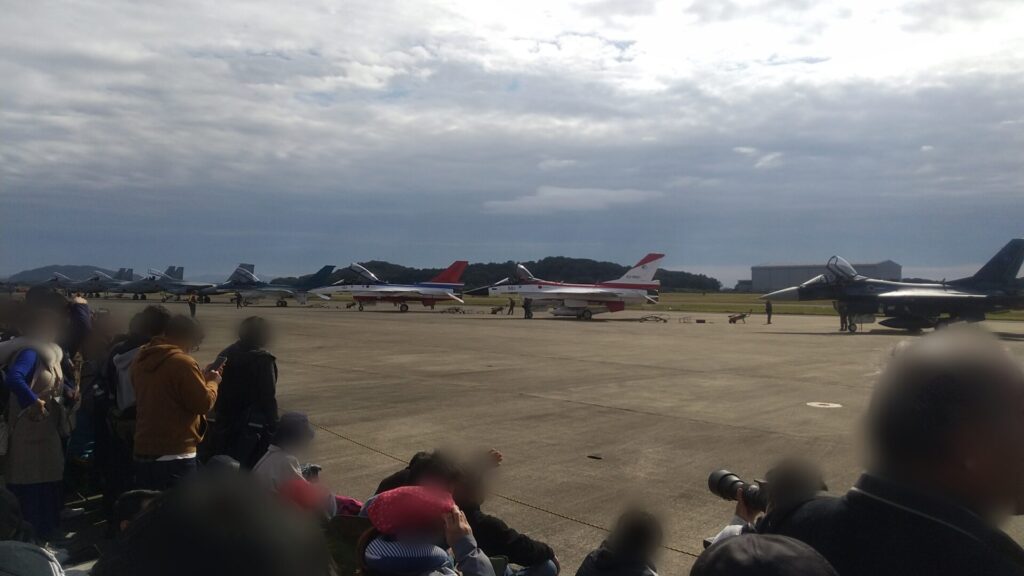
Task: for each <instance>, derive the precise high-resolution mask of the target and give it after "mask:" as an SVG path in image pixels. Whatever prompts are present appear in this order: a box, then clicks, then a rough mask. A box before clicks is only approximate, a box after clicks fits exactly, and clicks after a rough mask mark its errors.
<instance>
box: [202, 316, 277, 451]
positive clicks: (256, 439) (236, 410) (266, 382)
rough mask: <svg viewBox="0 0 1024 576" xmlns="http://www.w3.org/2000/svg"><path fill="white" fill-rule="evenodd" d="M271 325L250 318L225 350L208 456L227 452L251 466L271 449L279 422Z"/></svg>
mask: <svg viewBox="0 0 1024 576" xmlns="http://www.w3.org/2000/svg"><path fill="white" fill-rule="evenodd" d="M272 340H273V330H272V328H271V326H270V324H269V323H268V322H267V321H266V320H265V319H263V318H260V317H259V316H250V317H249V318H246V319H245V320H243V321H242V323H241V324H240V325H239V328H238V341H236V342H235V343H234V344H232V345H231V346H228V347H227V348H225V349H224V351H222V352H221V353H220V354H219V356H221V357H223V358H225V359H226V361H225V363H224V376H223V380H222V381H221V384H220V389H219V392H218V394H217V404H216V405H215V406H214V407H213V413H214V415H213V418H212V420H213V422H212V424H211V431H210V437H209V438H208V439H207V442H209V443H210V446H209V447H207V446H204V447H203V452H204V453H205V454H204V456H214V455H217V454H226V455H228V456H230V457H232V458H234V459H235V460H238V462H239V463H240V464H241V465H242V467H243V468H252V467H253V465H255V464H256V461H257V460H258V459H259V458H260V456H262V455H263V453H264V452H266V451H267V447H268V446H269V445H270V438H271V437H272V436H273V433H274V428H275V427H276V426H277V420H278V413H277V359H276V358H275V357H274V355H273V354H271V353H270V352H268V351H267V349H266V347H267V346H268V345H269V344H270V343H271V341H272Z"/></svg>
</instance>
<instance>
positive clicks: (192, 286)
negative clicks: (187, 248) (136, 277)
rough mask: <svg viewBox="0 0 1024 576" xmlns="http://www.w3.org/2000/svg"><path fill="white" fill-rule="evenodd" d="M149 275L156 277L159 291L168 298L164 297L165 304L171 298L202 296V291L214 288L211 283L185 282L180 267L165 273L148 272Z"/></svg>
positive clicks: (183, 271) (172, 267) (183, 269)
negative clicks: (188, 295) (192, 295)
mask: <svg viewBox="0 0 1024 576" xmlns="http://www.w3.org/2000/svg"><path fill="white" fill-rule="evenodd" d="M149 273H150V274H153V275H155V276H156V277H157V283H158V284H159V285H160V290H161V291H163V292H166V293H167V294H168V296H166V297H164V301H165V302H166V301H167V300H170V297H171V296H174V297H175V298H177V299H178V300H180V299H181V297H182V296H185V295H187V294H202V293H203V291H204V290H209V289H210V288H213V287H214V286H216V284H214V283H212V282H191V281H189V280H185V268H183V267H182V266H171V267H170V268H168V269H167V272H160V271H157V270H150V271H149Z"/></svg>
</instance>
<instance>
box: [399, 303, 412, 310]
mask: <svg viewBox="0 0 1024 576" xmlns="http://www.w3.org/2000/svg"><path fill="white" fill-rule="evenodd" d="M398 311H399V312H408V311H409V305H408V304H402V305H401V306H399V307H398Z"/></svg>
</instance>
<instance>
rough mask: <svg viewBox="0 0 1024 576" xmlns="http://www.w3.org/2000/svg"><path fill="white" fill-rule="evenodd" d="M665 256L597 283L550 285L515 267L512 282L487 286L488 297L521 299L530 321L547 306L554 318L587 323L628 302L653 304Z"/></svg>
mask: <svg viewBox="0 0 1024 576" xmlns="http://www.w3.org/2000/svg"><path fill="white" fill-rule="evenodd" d="M664 257H665V255H664V254H648V255H647V256H644V257H643V259H642V260H640V261H639V262H637V263H636V265H635V266H633V267H632V268H630V269H629V271H627V272H626V273H625V274H624V275H623V276H622V278H619V279H618V280H611V281H609V282H601V283H599V284H566V283H564V282H549V281H547V280H541V279H539V278H535V277H534V276H533V274H531V273H530V271H529V270H527V269H526V266H523V265H522V264H517V265H516V278H515V279H512V278H506V279H505V280H502V281H500V282H498V283H496V284H494V285H493V286H490V287H489V289H488V292H489V293H490V295H491V296H498V295H500V296H504V295H508V294H519V295H520V296H522V297H523V305H524V308H525V310H526V317H527V318H532V317H533V312H534V311H536V310H538V309H543V308H549V307H550V308H552V310H551V313H552V314H554V315H555V316H575V317H576V318H578V319H580V320H590V319H591V318H592V317H593V315H594V314H600V313H602V312H618V311H620V310H623V309H625V308H626V304H630V303H638V304H644V303H652V304H656V303H657V302H658V299H657V298H658V294H657V291H658V288H659V287H660V286H661V282H660V281H658V280H655V279H654V274H655V272H657V271H658V262H660V261H661V259H662V258H664ZM650 292H654V294H653V295H651V294H650ZM527 300H529V305H527V304H526V302H527Z"/></svg>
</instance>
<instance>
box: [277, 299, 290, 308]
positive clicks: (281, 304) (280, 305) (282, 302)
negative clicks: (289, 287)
mask: <svg viewBox="0 0 1024 576" xmlns="http://www.w3.org/2000/svg"><path fill="white" fill-rule="evenodd" d="M287 305H288V302H287V301H286V300H278V301H277V307H278V308H284V307H285V306H287Z"/></svg>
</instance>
